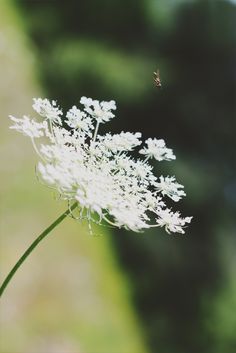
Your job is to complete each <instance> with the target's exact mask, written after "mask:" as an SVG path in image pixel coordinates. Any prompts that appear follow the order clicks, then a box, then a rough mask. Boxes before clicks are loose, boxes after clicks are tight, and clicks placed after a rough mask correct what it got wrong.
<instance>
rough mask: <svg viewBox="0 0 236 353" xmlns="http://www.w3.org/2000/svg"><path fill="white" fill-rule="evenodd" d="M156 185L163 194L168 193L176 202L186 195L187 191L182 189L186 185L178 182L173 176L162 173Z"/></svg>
mask: <svg viewBox="0 0 236 353" xmlns="http://www.w3.org/2000/svg"><path fill="white" fill-rule="evenodd" d="M155 187H156V190H157V191H158V192H160V193H161V194H162V195H163V196H165V195H167V196H168V197H170V198H171V199H172V200H174V201H175V202H178V201H179V200H180V199H181V198H182V197H183V196H186V194H185V192H184V191H183V190H182V189H183V188H184V186H183V185H181V184H179V183H177V182H176V180H175V177H173V176H172V177H169V176H167V177H163V176H162V175H161V176H160V182H156V183H155Z"/></svg>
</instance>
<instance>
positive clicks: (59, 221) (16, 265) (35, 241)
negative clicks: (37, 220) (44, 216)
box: [0, 202, 77, 297]
mask: <svg viewBox="0 0 236 353" xmlns="http://www.w3.org/2000/svg"><path fill="white" fill-rule="evenodd" d="M76 206H77V202H75V203H74V204H73V205H72V206H71V207H70V209H68V210H66V211H65V212H64V213H63V214H62V215H61V216H60V217H59V218H57V219H56V220H55V221H54V222H53V223H52V224H51V225H50V226H49V227H48V228H46V229H45V230H44V231H43V232H42V233H41V234H40V235H39V236H38V238H36V239H35V240H34V241H33V243H32V244H31V245H30V246H29V247H28V249H27V250H26V251H25V252H24V254H23V255H22V256H21V257H20V259H19V260H18V261H17V263H16V264H15V266H14V267H13V268H12V270H11V271H10V272H9V274H8V275H7V277H6V278H5V280H4V281H3V283H2V285H1V287H0V297H1V296H2V294H3V292H4V290H5V289H6V287H7V285H8V283H9V282H10V281H11V279H12V277H13V276H14V274H15V273H16V271H17V270H18V268H19V267H20V266H21V265H22V263H23V262H24V261H25V260H26V259H27V257H28V256H29V255H30V253H31V252H32V251H33V250H34V248H35V247H36V246H37V245H38V244H39V243H40V242H41V241H42V240H43V239H44V238H45V237H46V236H47V235H48V234H49V233H50V232H51V230H53V229H54V228H55V227H56V226H57V225H58V224H59V223H61V222H62V221H63V219H65V218H66V217H67V216H68V215H69V214H70V212H71V211H72V210H74V209H75V208H76Z"/></svg>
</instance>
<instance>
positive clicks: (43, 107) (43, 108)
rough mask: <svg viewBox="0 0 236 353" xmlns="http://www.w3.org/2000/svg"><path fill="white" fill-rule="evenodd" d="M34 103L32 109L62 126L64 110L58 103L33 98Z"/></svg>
mask: <svg viewBox="0 0 236 353" xmlns="http://www.w3.org/2000/svg"><path fill="white" fill-rule="evenodd" d="M33 101H34V104H33V105H32V107H33V109H34V110H35V111H36V112H37V113H38V114H39V115H41V116H42V117H43V118H46V119H48V120H51V121H52V122H55V123H58V124H59V125H61V115H62V110H60V109H59V108H58V107H57V104H56V101H54V100H53V101H52V103H50V101H49V100H48V99H42V98H33Z"/></svg>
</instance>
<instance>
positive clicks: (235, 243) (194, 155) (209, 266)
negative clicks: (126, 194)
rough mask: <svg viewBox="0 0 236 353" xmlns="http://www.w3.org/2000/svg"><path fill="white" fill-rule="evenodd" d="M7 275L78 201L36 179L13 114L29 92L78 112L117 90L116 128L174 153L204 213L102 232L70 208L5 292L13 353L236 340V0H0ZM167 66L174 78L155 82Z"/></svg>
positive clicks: (198, 345) (175, 352)
mask: <svg viewBox="0 0 236 353" xmlns="http://www.w3.org/2000/svg"><path fill="white" fill-rule="evenodd" d="M0 9H1V11H0V70H1V80H0V111H1V117H2V118H1V119H2V120H1V121H2V128H1V129H0V135H1V136H0V137H1V154H2V163H1V177H2V182H1V233H2V236H1V275H2V277H4V275H5V274H6V273H7V271H8V270H9V269H10V268H11V266H12V265H13V264H14V262H15V261H16V259H17V258H18V257H19V255H20V254H21V253H22V251H23V250H24V249H25V248H26V247H27V246H28V244H29V243H30V242H31V241H32V240H33V239H34V237H35V236H36V235H37V234H38V233H39V232H40V231H41V230H42V229H44V228H45V227H46V226H47V225H48V224H49V223H50V222H52V221H53V220H54V219H55V218H56V217H57V216H58V215H59V214H60V212H63V210H64V207H65V205H62V204H60V203H58V202H56V201H55V200H53V197H52V195H51V194H50V193H49V192H48V190H47V189H46V188H43V186H41V185H40V184H38V183H37V180H36V178H35V176H34V168H33V166H34V164H35V163H36V158H35V156H34V154H33V151H32V149H31V146H30V143H29V141H27V140H26V139H24V138H23V137H22V136H18V134H15V133H13V132H12V131H9V130H8V125H9V122H8V120H7V115H8V114H16V115H21V114H24V113H27V112H29V111H30V104H31V98H32V97H34V96H42V97H49V98H53V99H56V100H58V102H59V103H60V105H61V106H62V107H63V108H64V110H66V109H67V108H69V107H70V106H71V105H73V104H77V103H78V101H79V98H80V97H81V96H82V95H85V96H88V97H92V98H97V99H104V100H109V99H115V100H116V101H117V105H118V110H117V119H114V121H112V122H111V123H110V124H109V125H106V126H105V127H104V129H105V130H106V131H107V129H109V130H110V131H112V132H119V131H121V130H129V131H140V132H142V133H143V135H144V138H146V137H149V136H151V137H159V138H164V139H165V140H166V141H167V145H168V146H170V147H172V148H173V149H174V152H175V153H176V155H177V161H176V162H174V163H165V162H164V163H163V164H158V165H157V168H158V169H157V173H164V174H170V175H171V174H175V175H176V177H177V179H178V180H179V181H180V183H183V184H184V185H185V190H186V192H187V197H186V199H185V200H183V201H182V202H181V204H180V205H178V208H180V209H181V211H182V212H183V214H185V215H193V216H194V219H193V222H192V224H191V225H190V226H189V227H188V229H187V230H186V235H184V236H173V235H167V234H165V232H164V231H163V230H155V231H154V230H150V231H147V232H145V233H142V234H135V233H131V232H126V231H120V230H119V231H114V230H113V231H111V230H109V232H108V230H107V229H102V230H100V233H101V232H102V236H100V237H91V236H89V235H88V231H87V228H86V226H83V227H82V226H81V225H79V224H77V223H76V222H73V221H72V220H70V219H68V220H67V221H66V222H65V223H64V224H63V225H61V226H60V227H58V229H56V230H55V231H54V233H53V234H52V236H51V237H49V238H48V239H47V240H45V241H44V243H42V244H41V245H40V247H39V248H38V249H37V251H35V253H34V254H33V255H32V256H31V258H30V259H28V261H27V263H25V264H24V267H23V268H22V269H21V270H20V271H19V273H18V274H17V276H16V278H15V279H14V281H13V282H12V284H11V285H10V286H9V288H8V289H7V291H6V293H5V295H4V298H3V300H2V304H1V331H0V333H1V335H0V338H1V344H0V347H1V348H0V349H1V353H28V352H29V353H54V352H55V353H61V352H62V353H80V352H82V353H139V352H147V353H190V352H191V353H235V352H236V315H235V313H236V276H235V266H236V148H235V147H236V139H235V130H236V105H235V93H236V86H235V79H236V69H235V62H236V57H235V45H236V5H235V1H226V0H225V1H217V0H192V1H191V0H188V1H187V0H175V1H172V0H100V1H96V0H81V1H79V0H78V1H73V0H72V1H58V0H57V1H56V0H55V1H53V0H51V1H49V0H48V1H43V0H42V1H40V0H37V1H36V0H35V1H33V0H31V1H29V0H28V1H27V0H15V1H13V0H11V1H7V0H1V2H0ZM157 68H159V69H160V75H161V80H162V89H157V88H155V87H154V84H153V71H156V69H157Z"/></svg>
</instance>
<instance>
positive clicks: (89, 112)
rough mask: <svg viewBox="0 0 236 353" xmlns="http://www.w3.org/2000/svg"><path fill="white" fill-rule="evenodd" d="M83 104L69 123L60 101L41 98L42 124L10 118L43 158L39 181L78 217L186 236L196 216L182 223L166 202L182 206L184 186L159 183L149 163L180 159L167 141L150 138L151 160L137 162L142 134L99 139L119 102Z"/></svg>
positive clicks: (73, 110) (72, 112)
mask: <svg viewBox="0 0 236 353" xmlns="http://www.w3.org/2000/svg"><path fill="white" fill-rule="evenodd" d="M80 102H81V103H82V104H83V105H84V110H83V111H82V110H80V109H79V108H77V107H76V106H73V107H72V108H71V109H70V110H69V111H68V112H67V113H66V117H65V118H64V119H63V117H62V111H61V110H60V108H59V107H57V105H56V103H55V101H52V103H50V102H49V100H47V99H41V98H38V99H34V104H33V108H34V109H35V110H36V111H37V112H38V113H39V115H41V117H42V118H43V121H41V122H37V121H36V120H32V119H30V118H28V117H26V116H24V117H23V118H22V119H18V118H15V117H12V116H11V117H10V118H11V120H12V121H13V125H12V126H11V128H12V129H15V130H17V131H19V132H21V133H23V134H24V135H27V136H29V137H30V138H31V139H32V142H33V144H34V147H35V148H36V150H37V153H38V154H39V156H40V158H41V161H40V162H39V163H38V168H37V172H38V176H39V177H40V179H41V180H42V181H43V182H44V183H45V184H46V185H48V186H50V187H51V188H53V189H55V190H57V191H58V192H59V194H60V197H61V199H63V200H67V201H68V203H69V206H70V205H71V204H72V203H74V202H77V208H78V215H79V216H76V218H79V219H87V220H88V221H89V222H91V221H94V222H96V223H101V222H107V223H108V224H110V225H112V226H117V227H124V228H126V229H131V230H133V231H141V230H143V229H146V228H150V227H157V226H160V227H165V229H166V231H167V232H178V233H184V227H185V224H186V223H189V222H190V221H191V217H186V218H181V217H180V214H179V213H178V212H176V213H174V212H172V211H171V209H169V208H168V207H167V205H166V203H165V200H164V197H165V196H168V197H169V198H171V199H172V200H174V201H176V202H177V201H179V200H180V199H181V198H182V196H185V193H184V191H183V186H182V185H181V184H178V183H177V182H176V180H175V178H174V177H163V176H161V177H160V178H159V179H157V177H156V176H155V175H154V174H153V168H152V166H151V165H150V164H148V162H147V159H149V158H155V159H156V160H158V161H160V160H171V159H175V156H174V155H173V152H172V150H171V149H169V148H167V147H166V145H165V141H164V140H157V139H148V140H147V141H146V145H147V146H146V147H144V148H142V149H141V150H140V154H143V155H145V157H146V158H145V159H144V160H141V159H138V160H135V159H134V158H133V157H132V156H131V155H130V154H129V152H130V151H133V150H134V148H135V147H137V146H139V145H140V144H141V140H140V139H141V134H140V133H130V132H123V131H122V132H121V133H120V134H115V135H112V134H111V133H108V134H106V135H104V136H101V135H98V127H99V124H100V123H104V122H107V121H109V120H110V119H111V118H113V117H114V114H113V113H112V112H111V111H112V110H115V109H116V104H115V102H114V101H110V102H99V101H97V100H92V99H91V98H86V97H82V98H81V100H80ZM39 137H44V140H43V141H44V142H43V143H42V144H41V145H38V147H37V146H36V144H35V141H34V139H35V138H39ZM45 141H47V142H45ZM74 217H75V216H74ZM153 219H156V223H154V224H152V223H153V222H152V220H153Z"/></svg>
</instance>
